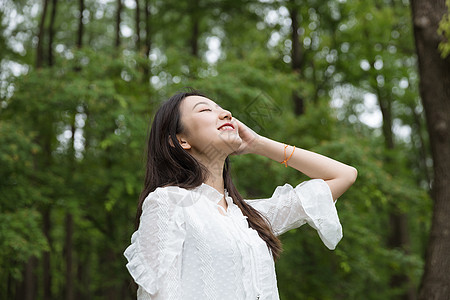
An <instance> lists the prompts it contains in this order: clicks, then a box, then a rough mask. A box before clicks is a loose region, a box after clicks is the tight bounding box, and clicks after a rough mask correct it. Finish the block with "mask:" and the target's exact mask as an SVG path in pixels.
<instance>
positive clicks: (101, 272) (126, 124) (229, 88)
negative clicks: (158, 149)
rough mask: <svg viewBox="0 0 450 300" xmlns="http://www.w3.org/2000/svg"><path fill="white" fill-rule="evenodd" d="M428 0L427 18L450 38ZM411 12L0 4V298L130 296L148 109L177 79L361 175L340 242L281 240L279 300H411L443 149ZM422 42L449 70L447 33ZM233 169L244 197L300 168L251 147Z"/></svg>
mask: <svg viewBox="0 0 450 300" xmlns="http://www.w3.org/2000/svg"><path fill="white" fill-rule="evenodd" d="M416 2H417V1H416ZM438 2H439V3H440V4H439V5H437V6H436V7H435V6H433V7H431V6H430V7H428V8H427V9H429V10H421V13H422V14H427V13H429V14H430V15H432V14H433V16H437V17H435V18H434V19H433V18H432V19H430V20H431V21H430V22H429V24H431V25H430V26H431V29H432V30H433V31H432V33H434V34H436V32H439V34H440V35H447V37H448V35H449V29H450V22H449V20H448V9H447V8H446V7H445V5H444V2H443V1H438ZM417 3H419V2H417ZM414 8H415V7H414V5H412V6H411V4H410V3H409V2H408V1H407V0H372V1H368V0H361V1H348V0H329V1H320V0H278V1H274V0H245V1H236V0H189V1H180V0H164V1H162V0H99V1H94V0H59V1H58V0H0V21H1V25H0V59H1V65H0V299H26V300H31V299H67V300H72V299H88V300H90V299H92V300H94V299H111V300H114V299H135V298H136V294H135V291H134V288H133V286H132V285H131V283H132V282H133V281H132V279H131V277H130V276H129V274H128V271H127V270H126V268H125V264H126V260H125V258H124V256H123V254H122V253H123V251H124V250H125V248H126V247H127V246H128V244H129V243H130V238H131V234H132V233H133V231H134V221H135V214H136V208H137V200H138V195H139V193H140V191H141V188H142V184H143V178H144V172H145V169H144V163H145V160H144V157H145V146H146V145H145V144H146V137H147V135H148V132H149V126H150V122H151V120H152V116H153V114H154V112H155V111H156V109H157V108H158V106H159V104H160V103H161V102H162V101H164V100H166V99H167V98H168V97H170V96H171V95H172V94H173V93H175V92H177V91H181V90H185V89H184V88H185V87H193V88H195V89H198V90H200V91H202V92H204V93H205V94H206V95H208V96H209V97H210V98H211V99H212V100H214V101H216V102H218V103H220V104H221V105H222V106H223V107H224V108H227V109H228V110H230V111H231V112H232V113H233V115H234V116H235V117H237V118H238V119H240V120H241V121H243V122H244V123H246V124H247V125H248V126H250V127H251V128H253V129H254V130H255V131H257V132H258V133H259V134H261V135H264V136H267V137H269V138H272V139H275V140H277V141H281V142H285V143H288V144H292V145H296V146H297V147H302V148H305V149H309V150H312V151H316V152H319V153H321V154H324V155H327V156H330V157H332V158H335V159H337V160H339V161H342V162H344V163H347V164H349V165H352V166H354V167H356V168H357V169H358V171H359V177H358V179H357V181H356V183H355V184H354V185H353V186H352V187H351V188H350V190H349V191H347V192H346V193H345V194H344V195H343V196H342V197H341V198H340V199H339V200H338V202H337V204H336V206H337V209H338V212H339V215H340V219H341V222H342V225H343V228H344V238H343V240H342V241H341V242H340V244H339V245H338V247H337V249H336V250H335V251H329V250H328V249H327V248H326V247H325V246H324V245H323V244H322V243H321V241H320V239H319V237H318V236H317V233H316V231H315V230H313V229H312V228H309V227H308V226H307V225H305V226H303V227H301V228H299V229H296V230H292V231H290V232H288V233H286V234H284V235H283V236H282V242H283V245H284V252H283V254H282V256H281V258H280V260H279V261H278V262H277V263H276V268H277V278H278V286H279V291H280V296H281V299H284V300H286V299H409V300H412V299H416V298H417V294H418V290H419V286H420V283H421V280H422V275H423V273H424V269H425V265H426V256H425V252H426V247H427V243H428V236H429V232H430V228H431V224H432V210H433V200H432V196H431V195H432V193H431V192H430V191H431V189H432V187H433V182H434V179H433V178H435V177H436V176H435V173H434V170H433V159H435V157H434V156H433V152H432V151H431V149H439V148H435V147H434V146H433V145H432V142H433V139H432V138H431V139H430V137H432V134H431V133H430V132H429V130H428V127H427V123H426V118H425V112H426V108H427V107H424V106H425V105H424V104H423V102H422V101H421V97H420V93H419V79H420V72H419V69H418V62H419V61H420V59H418V56H417V52H416V46H415V39H414V26H413V17H412V15H411V12H412V11H413V12H414ZM444 8H445V9H444ZM433 9H435V11H434V12H433V11H431V10H433ZM436 10H437V11H436ZM433 20H434V21H433ZM425 23H426V22H425ZM427 24H428V23H427ZM425 25H426V24H425ZM425 25H424V26H425ZM433 26H434V27H433ZM439 26H440V27H439ZM438 27H439V28H440V29H439V31H437V30H438ZM436 35H437V34H436ZM425 45H427V42H425ZM431 48H432V49H434V51H435V52H436V53H439V55H437V56H436V55H435V56H436V57H437V58H436V59H435V61H438V63H437V65H438V66H439V65H442V66H443V67H445V68H446V67H447V66H448V57H447V55H448V52H449V48H450V45H449V43H448V40H447V42H446V41H445V39H442V41H441V42H440V44H439V49H438V47H437V43H434V44H433V45H432V47H431ZM419 54H420V53H419ZM439 59H441V60H442V61H441V62H439ZM427 64H429V63H427ZM436 72H437V71H436ZM447 72H448V71H447ZM447 74H448V73H447ZM440 80H442V81H443V82H444V83H445V84H444V85H443V86H445V85H449V86H450V77H446V78H441V79H440ZM440 80H434V83H436V84H438V83H439V84H441V83H442V82H441V81H440ZM432 83H433V82H432ZM422 88H423V89H428V91H433V90H436V87H432V86H431V87H430V86H425V87H422ZM437 91H439V90H437ZM421 92H422V93H424V91H423V90H421ZM447 92H448V88H447ZM423 95H425V94H423ZM449 95H450V94H446V95H445V94H444V95H443V97H444V98H442V99H443V100H442V101H444V100H445V99H447V102H446V103H447V104H446V105H447V106H442V107H443V109H444V108H445V107H447V108H446V109H448V98H445V97H448V96H449ZM438 98H439V97H438ZM433 99H434V98H433ZM439 99H441V98H439ZM439 99H438V100H439ZM442 103H444V102H442ZM438 111H439V110H438ZM444 112H445V110H444ZM444 128H445V127H444ZM447 141H448V139H447ZM433 147H434V148H433ZM436 147H437V146H436ZM449 147H450V143H449ZM447 153H448V152H447ZM435 163H436V162H435ZM231 164H232V170H233V176H234V181H235V183H236V184H237V186H238V189H239V190H240V192H241V193H242V194H243V195H244V196H245V197H246V198H263V197H269V196H270V195H272V193H273V191H274V190H275V188H276V187H277V186H278V185H283V184H284V183H290V184H291V185H294V186H295V185H296V184H298V183H299V182H301V181H302V180H306V179H307V178H306V177H305V176H304V175H302V174H300V173H299V172H297V171H296V170H294V169H291V168H285V167H284V166H283V165H281V164H280V163H279V162H275V161H271V160H269V159H267V158H264V157H258V156H255V155H252V154H248V155H243V156H238V157H232V158H231ZM442 168H443V169H444V170H441V171H443V172H447V178H449V176H448V170H446V168H444V167H442ZM442 168H441V169H442ZM447 198H448V197H447ZM447 239H448V238H447ZM449 243H450V242H449ZM444 254H445V253H444ZM447 254H448V253H447ZM445 259H446V260H447V261H448V258H445ZM439 265H443V266H445V263H444V262H442V263H441V262H440V263H438V264H437V266H439ZM447 271H448V270H447ZM447 273H448V272H447ZM423 284H424V283H423V282H422V285H423ZM424 299H425V298H424ZM430 299H431V298H430ZM433 299H438V298H433ZM440 299H444V298H440Z"/></svg>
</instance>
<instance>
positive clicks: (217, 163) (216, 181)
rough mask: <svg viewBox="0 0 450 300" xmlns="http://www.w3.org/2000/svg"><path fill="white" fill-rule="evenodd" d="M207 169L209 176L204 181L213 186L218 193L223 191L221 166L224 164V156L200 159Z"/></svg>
mask: <svg viewBox="0 0 450 300" xmlns="http://www.w3.org/2000/svg"><path fill="white" fill-rule="evenodd" d="M200 162H201V163H202V164H203V165H204V166H205V167H206V168H207V169H208V171H209V176H208V177H207V178H206V180H205V183H206V184H207V185H209V186H212V187H213V188H215V189H216V190H217V191H218V192H219V193H221V194H223V193H224V188H225V184H224V181H223V167H224V165H225V158H223V159H217V160H212V161H211V160H208V161H207V162H205V161H200Z"/></svg>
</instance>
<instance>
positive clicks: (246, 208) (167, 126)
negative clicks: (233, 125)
mask: <svg viewBox="0 0 450 300" xmlns="http://www.w3.org/2000/svg"><path fill="white" fill-rule="evenodd" d="M188 96H202V97H206V96H204V95H203V94H201V93H199V92H197V91H190V92H181V93H178V94H176V95H174V96H172V97H171V98H170V99H168V100H167V101H165V102H164V103H163V104H162V105H161V106H160V108H159V109H158V111H157V112H156V114H155V117H154V119H153V123H152V126H151V130H150V135H149V139H148V144H147V164H146V174H145V181H144V188H143V190H142V192H141V195H140V197H139V204H138V209H137V214H136V229H137V228H138V227H139V219H140V216H141V214H142V204H143V203H144V200H145V198H146V197H147V195H148V194H149V193H151V192H153V191H154V190H156V188H158V187H162V186H166V185H173V186H179V187H181V188H186V189H193V188H195V187H197V186H199V185H201V184H202V183H203V182H205V180H206V178H207V177H208V173H209V171H208V170H207V168H206V167H205V166H204V165H202V164H201V163H200V162H198V161H197V159H195V158H194V157H193V156H192V155H190V154H189V153H188V152H187V151H186V150H184V149H183V147H181V145H180V144H179V142H178V140H177V139H176V134H178V133H182V132H183V131H184V128H183V124H182V123H181V114H180V104H181V101H183V99H184V98H186V97H188ZM169 141H171V143H170V142H169ZM223 180H224V187H225V188H226V189H227V191H228V194H229V195H230V197H231V198H232V199H233V202H234V203H235V204H236V205H237V206H238V207H239V208H240V209H241V211H242V213H243V214H244V215H245V216H247V221H248V223H249V226H250V227H251V228H253V229H254V230H256V231H257V232H258V234H259V236H260V237H261V238H262V239H263V240H264V241H265V242H266V244H267V247H268V248H269V249H270V250H271V252H272V255H273V258H274V259H277V258H278V257H279V255H280V254H281V251H282V247H281V242H280V240H279V239H278V238H277V237H276V236H275V234H274V233H273V231H272V229H271V226H270V224H269V222H268V221H267V220H266V218H265V217H264V216H263V215H261V214H260V213H259V212H258V211H257V210H256V209H254V208H253V207H251V206H250V205H248V204H247V203H246V202H245V201H244V199H243V198H242V196H241V195H240V194H239V192H238V191H237V189H236V187H235V186H234V183H233V181H232V179H231V170H230V161H229V158H228V157H227V158H226V159H225V165H224V168H223Z"/></svg>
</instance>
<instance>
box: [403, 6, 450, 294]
mask: <svg viewBox="0 0 450 300" xmlns="http://www.w3.org/2000/svg"><path fill="white" fill-rule="evenodd" d="M411 8H412V13H413V15H412V16H413V26H414V37H415V41H416V50H417V55H418V60H419V73H420V95H421V98H422V103H423V107H424V110H425V113H426V119H427V127H428V134H429V136H430V146H431V153H432V157H433V170H434V173H433V178H434V181H433V185H432V193H431V195H432V198H433V201H434V207H433V221H432V225H431V231H430V238H429V242H428V246H427V253H426V261H425V271H424V275H423V278H422V282H421V288H420V292H419V299H447V298H448V295H450V273H449V272H448V270H450V259H448V253H450V235H449V232H450V223H449V222H448V219H449V217H450V58H449V57H447V58H442V57H441V53H440V52H439V50H438V45H439V43H440V42H441V41H442V39H443V37H442V36H441V35H439V34H438V32H437V30H438V27H439V22H440V21H441V19H442V17H443V14H444V13H445V12H446V7H445V1H444V0H434V1H423V0H413V1H412V2H411Z"/></svg>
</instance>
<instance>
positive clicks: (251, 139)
mask: <svg viewBox="0 0 450 300" xmlns="http://www.w3.org/2000/svg"><path fill="white" fill-rule="evenodd" d="M234 119H235V121H236V124H237V126H238V132H239V136H240V137H241V139H242V144H241V146H239V148H238V149H237V150H236V151H235V152H233V153H231V154H232V155H240V154H247V153H255V149H256V147H257V144H258V143H257V142H258V141H259V139H260V138H261V136H260V135H259V134H257V133H256V132H254V131H253V130H252V129H250V128H249V127H248V126H247V125H245V124H244V123H242V122H241V121H239V120H238V119H236V118H234Z"/></svg>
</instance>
